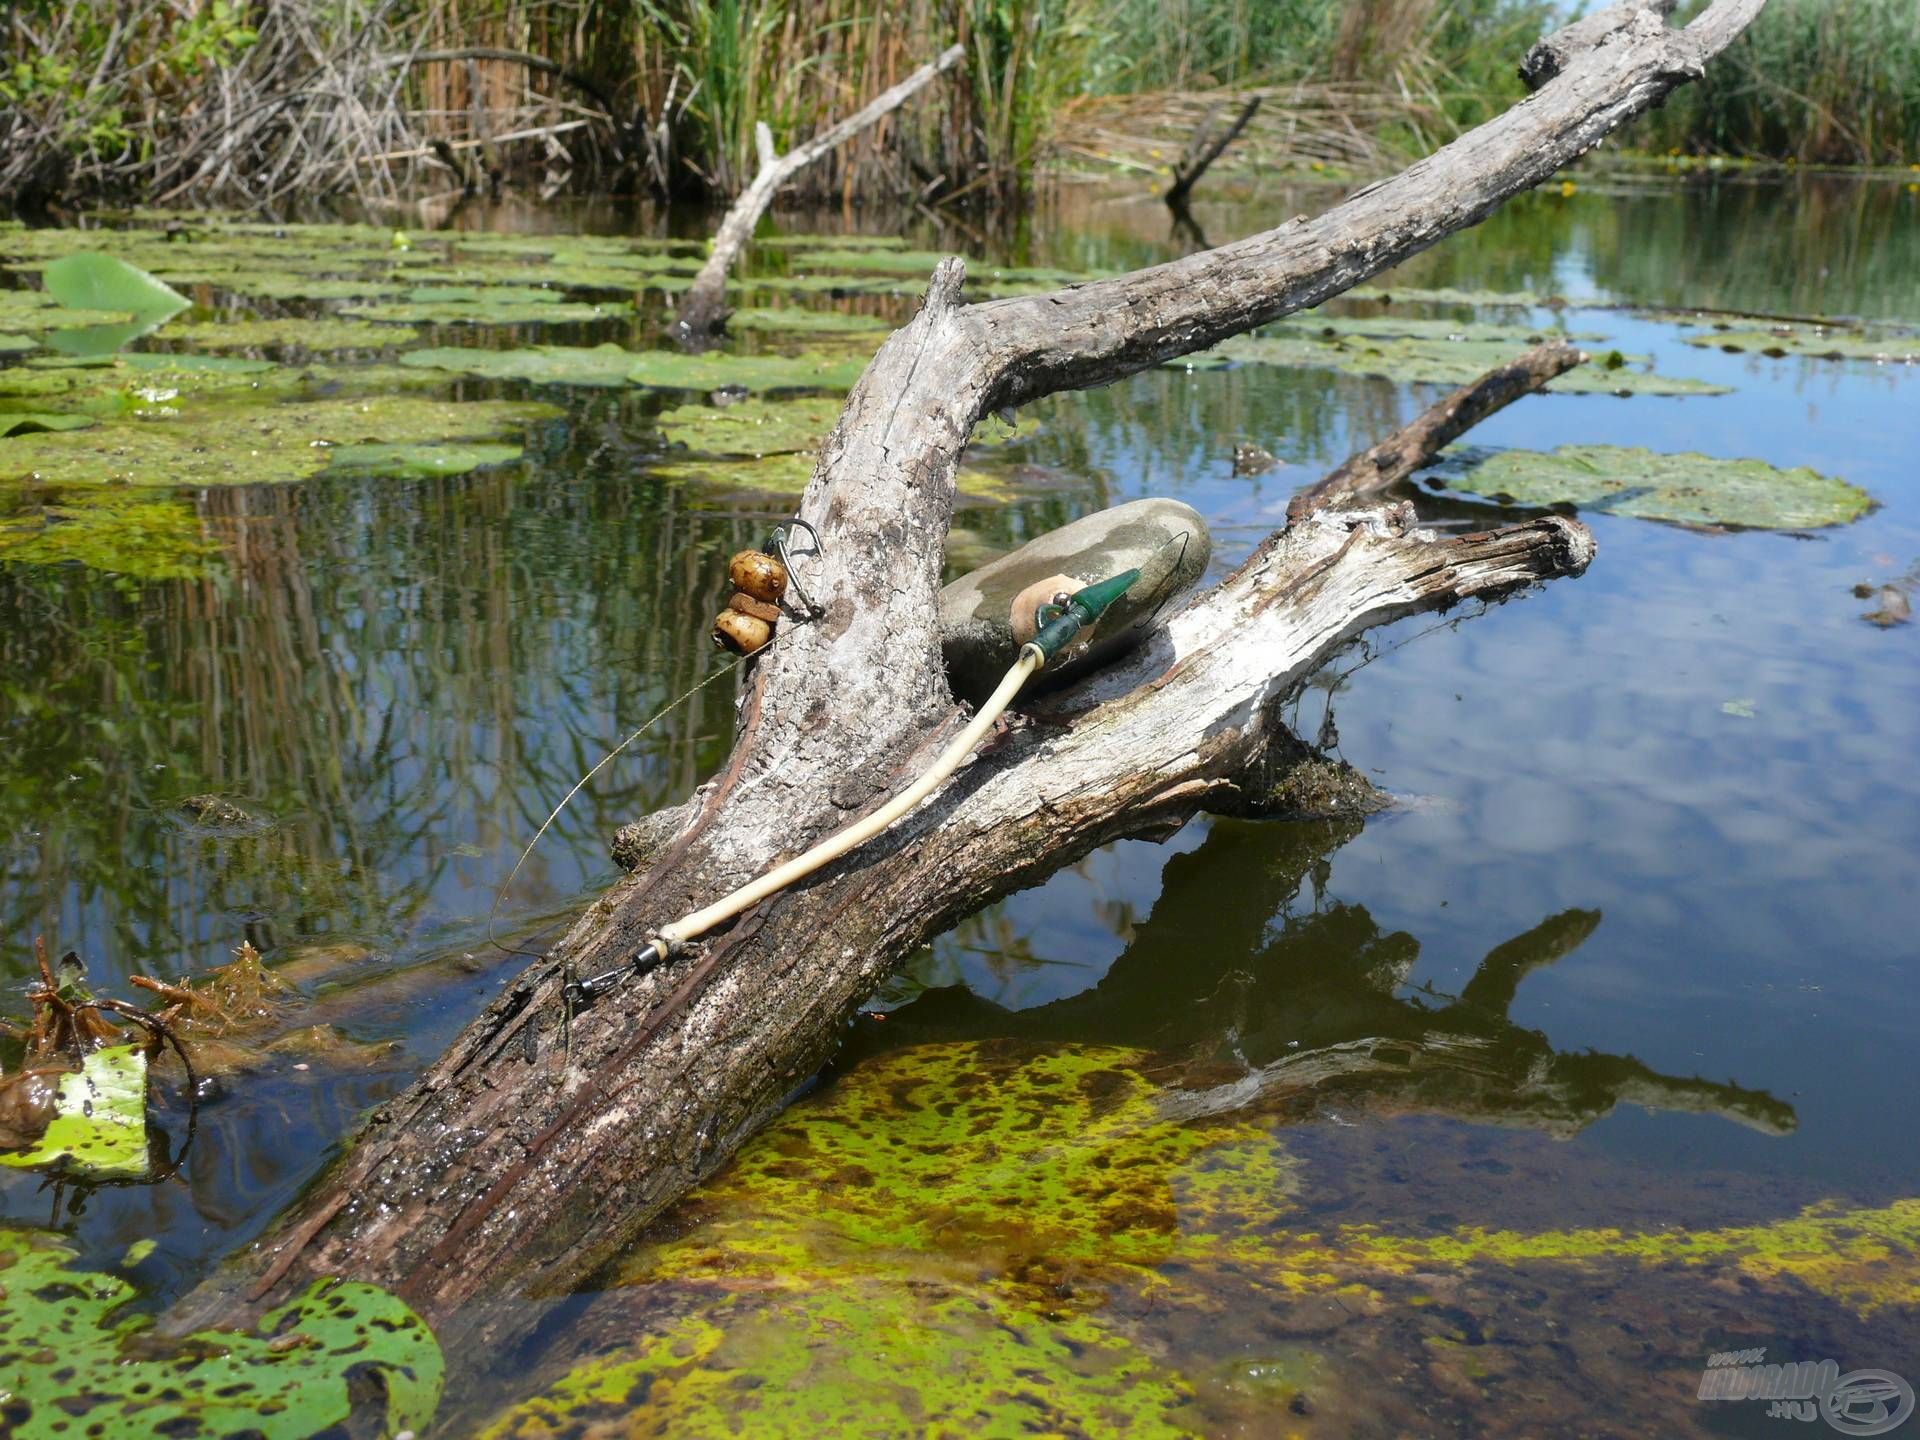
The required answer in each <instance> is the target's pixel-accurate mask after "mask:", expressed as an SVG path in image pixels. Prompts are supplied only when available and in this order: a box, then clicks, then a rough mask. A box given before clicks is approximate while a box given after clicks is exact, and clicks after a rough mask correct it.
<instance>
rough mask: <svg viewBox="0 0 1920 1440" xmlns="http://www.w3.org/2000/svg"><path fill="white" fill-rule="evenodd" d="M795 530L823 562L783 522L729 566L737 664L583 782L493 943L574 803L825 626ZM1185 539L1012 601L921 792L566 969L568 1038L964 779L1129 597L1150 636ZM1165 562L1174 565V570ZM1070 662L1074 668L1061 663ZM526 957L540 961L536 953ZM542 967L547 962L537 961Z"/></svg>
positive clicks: (719, 620)
mask: <svg viewBox="0 0 1920 1440" xmlns="http://www.w3.org/2000/svg"><path fill="white" fill-rule="evenodd" d="M798 532H804V534H805V535H806V537H807V539H808V540H809V541H810V542H811V543H810V547H809V548H806V549H801V550H798V551H797V553H798V554H800V555H803V556H809V557H818V556H819V555H821V554H822V553H823V552H822V548H821V542H820V536H819V532H818V531H816V530H815V529H814V528H813V526H811V525H809V524H808V523H807V522H806V521H804V520H799V519H791V520H785V521H782V522H781V523H780V524H779V525H777V526H775V527H774V530H773V532H772V534H771V535H770V536H769V537H768V539H767V543H766V545H765V546H764V547H763V548H762V549H760V550H743V551H740V552H739V553H738V554H736V555H734V556H733V557H732V559H731V560H730V561H729V562H728V577H729V579H730V580H731V581H732V583H733V586H734V592H733V595H732V597H731V598H730V599H729V601H728V603H727V608H726V609H725V610H723V611H722V612H721V613H720V615H719V616H718V617H716V619H715V622H714V628H713V639H714V642H715V644H717V645H719V646H720V647H721V648H722V649H725V650H729V651H732V652H733V653H734V654H735V655H736V656H737V657H738V658H737V659H736V660H735V661H734V662H733V663H732V664H730V665H727V666H724V667H722V668H721V669H720V670H717V671H715V672H714V673H713V674H711V675H709V676H707V677H706V678H705V679H703V680H701V681H700V682H699V684H697V685H695V686H694V687H693V688H692V689H690V690H688V691H687V692H686V694H684V695H682V696H680V697H679V698H678V699H676V700H674V701H672V702H670V703H669V704H667V705H666V706H663V707H662V708H661V709H660V710H659V711H657V712H655V714H654V715H653V716H652V717H650V718H649V719H648V720H647V722H646V723H645V724H643V725H642V726H641V727H640V728H639V729H637V730H635V731H634V732H633V733H632V734H631V735H629V736H628V737H627V738H626V739H625V740H623V741H622V742H621V743H620V744H619V745H618V746H616V747H615V748H614V749H613V750H611V751H609V752H608V753H607V755H606V756H604V757H603V758H602V759H601V760H600V761H599V763H598V764H596V765H595V766H594V767H593V768H592V769H591V770H589V771H588V772H587V773H586V774H585V775H583V776H582V777H581V778H580V780H579V781H577V782H576V783H575V784H574V786H573V788H572V789H570V790H569V791H568V792H567V794H566V795H565V796H564V797H563V798H562V799H561V801H560V803H559V804H558V805H556V806H555V807H554V808H553V811H552V813H551V814H549V815H548V817H547V819H546V820H545V821H544V822H543V823H542V824H541V826H540V828H539V830H538V831H536V832H535V834H534V836H533V839H532V840H531V841H529V842H528V844H527V847H526V849H525V850H523V851H521V853H520V858H519V859H518V860H517V861H516V862H515V863H514V866H513V869H512V870H511V871H510V872H509V873H508V875H507V878H506V881H505V882H504V883H503V884H502V885H501V887H500V890H499V892H498V893H497V894H496V895H495V897H494V910H493V913H491V914H489V917H488V931H489V935H491V934H492V928H493V918H494V914H497V912H498V910H499V906H500V901H501V898H502V897H504V896H505V894H506V892H507V890H508V888H509V887H510V886H511V885H512V884H513V880H514V878H515V876H517V875H518V874H519V871H520V868H521V866H522V865H524V864H525V863H526V860H527V857H528V856H529V855H531V854H532V853H533V848H534V846H535V845H537V844H538V843H539V842H540V839H541V837H542V836H543V835H545V834H546V832H547V830H548V828H549V827H550V826H551V825H552V824H553V822H554V821H555V819H557V818H558V816H559V814H560V812H561V810H563V809H564V808H565V807H566V805H567V803H568V802H569V801H570V800H572V799H573V797H574V796H575V795H577V794H578V793H579V792H580V790H581V789H582V788H584V787H585V786H586V785H587V783H588V782H589V781H591V780H592V779H593V777H594V776H595V775H596V774H598V773H599V772H600V770H601V769H603V768H604V767H605V766H606V765H607V764H608V763H610V762H611V761H612V760H613V759H614V757H615V756H617V755H619V754H620V753H621V752H622V751H624V750H626V749H627V747H628V746H630V745H632V744H633V743H634V742H635V741H636V740H638V739H639V738H640V737H641V736H642V735H644V734H645V733H646V732H647V731H648V730H649V729H651V728H652V727H653V726H654V725H655V724H656V723H658V722H659V720H660V719H662V718H663V717H664V716H665V715H667V714H668V713H670V712H671V711H672V710H674V709H676V708H677V707H678V706H679V705H681V704H683V703H684V702H685V701H686V700H688V699H690V698H691V697H692V696H693V694H694V693H695V692H696V691H698V690H700V689H701V688H703V687H704V686H706V685H709V684H711V683H713V682H714V681H715V680H717V679H719V678H720V677H721V676H722V675H726V674H728V673H730V672H731V671H732V670H733V669H734V668H736V667H737V666H738V665H740V664H741V663H743V662H744V661H745V660H746V659H748V658H749V657H751V656H753V655H756V654H759V653H761V652H762V651H763V650H765V649H766V648H767V647H768V646H769V645H772V644H775V643H777V641H778V639H779V638H780V637H779V635H778V634H777V633H776V627H777V626H778V624H779V623H780V621H781V620H783V619H787V620H793V621H795V622H798V623H802V624H804V623H806V622H808V621H811V620H815V619H818V618H819V617H820V616H821V615H822V614H823V613H825V612H824V611H823V610H822V609H821V607H820V606H819V605H817V604H816V603H815V602H814V600H813V599H812V597H810V596H809V595H808V594H807V592H806V590H805V588H804V587H803V586H802V584H801V582H800V580H799V578H798V577H797V576H796V575H795V573H794V566H793V560H794V558H795V554H796V550H795V548H794V537H795V535H796V533H798ZM1188 538H1189V536H1188V535H1187V534H1186V533H1184V532H1183V533H1181V534H1179V535H1177V536H1175V537H1174V538H1173V539H1172V540H1170V541H1169V542H1168V545H1167V546H1166V547H1163V553H1162V554H1160V555H1157V556H1154V557H1152V558H1150V559H1149V560H1148V561H1147V562H1145V563H1144V565H1143V566H1140V567H1135V568H1131V569H1127V570H1123V571H1121V572H1120V573H1118V574H1115V575H1111V576H1108V577H1107V578H1105V579H1102V580H1097V581H1095V582H1093V583H1091V584H1082V583H1080V582H1079V581H1077V580H1074V579H1073V578H1071V577H1069V576H1063V575H1056V576H1053V577H1050V578H1049V579H1048V580H1045V581H1041V582H1036V583H1035V584H1033V585H1030V586H1028V587H1027V588H1026V589H1025V590H1023V591H1021V592H1020V594H1019V595H1018V596H1016V597H1015V598H1014V601H1013V614H1012V615H1011V617H1010V619H1011V622H1012V630H1013V635H1014V638H1015V640H1016V641H1017V642H1019V649H1018V652H1017V654H1016V658H1015V659H1014V662H1013V664H1012V665H1011V666H1010V667H1009V668H1008V670H1007V672H1006V674H1005V676H1004V677H1003V678H1002V679H1001V681H1000V683H999V685H998V686H997V687H996V688H995V690H994V691H993V693H992V694H991V695H990V696H989V697H988V698H987V699H986V700H984V701H983V702H982V703H981V704H980V706H979V708H978V709H977V710H976V711H975V712H974V714H973V716H972V718H971V719H969V720H968V722H967V724H966V725H965V727H964V728H962V729H961V731H960V733H959V734H957V735H956V736H954V738H953V740H952V741H951V742H950V743H949V744H948V745H947V746H946V748H945V749H944V750H942V751H941V752H940V754H939V756H938V757H937V758H936V759H935V760H934V761H933V763H932V764H931V765H930V766H928V767H927V769H926V770H925V771H923V772H922V773H921V774H920V775H919V776H918V777H917V778H915V779H914V781H913V783H912V784H910V785H908V786H907V787H906V788H905V789H904V790H902V791H901V792H900V793H899V794H897V795H895V796H893V797H892V798H891V799H889V800H888V801H887V802H886V803H885V804H883V805H881V806H880V807H879V808H878V809H877V810H875V811H874V812H873V813H872V814H870V815H867V816H864V817H863V818H861V819H859V820H857V821H855V822H853V823H852V824H850V825H848V826H847V827H846V828H845V829H843V830H840V831H838V832H837V833H835V834H833V835H831V836H829V837H827V838H826V839H824V840H822V841H820V842H819V843H818V844H816V845H814V846H812V847H811V848H810V849H808V850H806V851H804V852H802V853H801V854H799V855H797V856H795V857H794V858H792V859H791V860H787V861H785V862H783V863H781V864H779V865H777V866H775V867H774V868H773V869H771V870H768V871H767V872H766V873H765V874H763V875H761V876H759V877H758V878H757V879H754V880H751V881H749V882H748V883H747V884H745V885H742V886H740V887H739V888H738V889H736V890H734V891H732V892H731V893H729V894H727V895H725V896H723V897H721V898H720V899H718V900H716V901H714V902H713V903H712V904H709V905H706V906H704V907H702V908H701V909H698V910H695V911H693V912H691V913H689V914H687V915H683V916H681V917H680V918H679V919H677V920H675V921H673V922H672V923H671V924H668V925H664V926H662V927H660V928H659V929H658V930H654V931H651V932H649V934H648V935H647V938H646V942H645V943H644V944H643V945H641V946H640V948H639V949H638V950H636V951H635V952H634V953H633V954H632V955H631V956H629V957H628V958H627V959H626V960H625V961H623V962H622V963H620V964H618V965H615V966H613V967H611V968H610V969H607V970H603V971H601V972H599V973H598V974H594V975H589V976H585V977H580V976H576V975H575V974H574V972H573V968H572V962H571V960H569V961H568V962H567V965H566V970H565V972H564V974H565V979H564V982H563V985H562V996H563V999H564V1002H565V1016H564V1018H563V1021H562V1029H563V1033H565V1032H570V1030H571V1022H572V1017H573V1016H574V1015H575V1014H576V1013H577V1012H579V1011H580V1010H582V1009H585V1008H586V1007H588V1006H590V1005H592V1004H593V1003H594V1002H595V1001H597V1000H599V999H601V998H602V997H603V996H605V995H607V994H609V993H611V992H612V991H613V990H614V989H616V988H617V987H618V986H619V985H621V984H622V983H623V982H624V981H627V980H632V979H638V978H640V977H641V976H644V975H647V974H649V973H651V972H652V971H654V970H656V969H658V968H659V967H660V966H661V965H663V964H665V963H666V962H667V961H668V960H670V959H672V958H673V957H674V956H676V955H678V954H679V953H681V952H682V951H683V950H684V949H685V947H686V946H687V945H688V943H689V942H691V941H693V940H695V939H697V938H699V937H700V936H702V935H704V934H706V933H707V932H709V931H711V930H713V929H714V928H716V927H717V926H719V925H722V924H724V923H726V922H727V921H728V920H731V919H732V918H734V917H735V916H736V915H739V914H741V913H743V912H744V911H746V910H749V909H751V908H752V907H753V906H755V905H757V904H759V903H760V902H761V901H763V900H766V899H768V898H769V897H771V896H773V895H777V894H778V893H779V892H780V891H782V890H784V889H786V888H787V887H788V886H790V885H793V884H795V883H796V882H797V881H800V880H802V879H805V878H806V877H807V876H809V875H811V874H813V873H814V872H815V871H817V870H819V869H821V868H822V867H823V866H825V865H828V864H831V863H832V862H833V861H834V860H837V859H839V858H840V857H841V856H843V855H846V854H847V853H849V852H850V851H853V850H855V849H858V848H859V847H860V846H861V845H863V844H865V843H866V842H867V841H869V840H871V839H873V838H874V837H875V836H877V835H879V834H881V833H882V832H884V831H886V830H887V829H889V828H890V827H892V826H893V825H894V824H895V822H897V821H899V820H900V819H902V818H903V817H904V816H906V815H907V814H909V813H910V812H911V811H913V810H914V809H915V808H916V807H917V806H919V804H920V803H921V802H922V801H924V800H925V799H926V798H927V797H928V796H929V795H931V794H932V793H933V792H934V791H935V790H937V789H938V788H939V787H940V786H941V785H942V784H943V783H944V782H945V781H946V780H947V778H948V777H949V776H951V775H952V774H953V772H954V771H955V770H957V769H959V767H960V765H961V764H962V763H963V762H964V761H965V760H966V759H967V757H968V756H969V755H971V754H972V753H973V750H974V748H975V747H976V746H977V745H978V744H979V743H980V741H981V740H982V738H984V737H985V736H986V735H987V733H988V732H989V731H990V730H991V729H992V728H993V727H994V725H995V724H996V723H997V722H998V721H999V720H1000V718H1001V716H1002V715H1004V714H1005V713H1006V710H1007V708H1008V707H1009V706H1010V705H1011V704H1012V703H1013V701H1014V699H1015V697H1016V696H1018V695H1019V693H1020V691H1021V689H1022V688H1023V687H1024V686H1025V685H1026V683H1027V682H1028V681H1029V680H1030V679H1031V678H1032V677H1033V676H1035V675H1037V674H1039V673H1040V672H1041V671H1043V670H1045V669H1046V667H1047V666H1048V665H1049V664H1052V663H1053V662H1054V661H1055V660H1056V659H1059V658H1060V657H1061V656H1062V653H1063V652H1066V651H1068V647H1070V646H1073V644H1074V642H1075V640H1077V639H1079V638H1080V637H1081V636H1083V635H1085V634H1088V633H1089V632H1091V631H1092V630H1093V628H1094V627H1095V626H1097V625H1098V624H1099V623H1100V621H1101V618H1102V617H1103V616H1105V615H1106V614H1107V612H1108V611H1109V610H1110V609H1111V608H1112V607H1113V606H1114V604H1115V603H1116V602H1117V601H1119V600H1121V599H1122V597H1130V598H1131V600H1133V601H1134V602H1137V603H1139V604H1140V605H1142V606H1143V607H1144V604H1145V602H1147V601H1156V602H1157V603H1155V604H1154V605H1153V609H1152V613H1151V614H1148V615H1146V616H1145V618H1144V619H1143V620H1141V621H1139V622H1137V623H1136V625H1135V626H1134V627H1133V628H1134V629H1137V630H1144V629H1145V628H1146V626H1147V625H1148V624H1150V623H1151V622H1152V621H1153V620H1154V619H1155V618H1156V617H1157V616H1158V614H1159V611H1160V608H1161V607H1162V606H1164V604H1165V603H1166V600H1167V598H1168V596H1169V594H1170V593H1171V592H1170V591H1169V590H1168V585H1169V583H1170V581H1171V579H1172V574H1173V571H1174V570H1175V569H1176V568H1177V557H1178V556H1183V555H1184V554H1185V551H1186V544H1187V541H1188ZM1168 557H1174V559H1173V560H1172V562H1171V563H1169V561H1168ZM1071 658H1072V656H1071V655H1069V656H1068V659H1071ZM1062 663H1063V664H1065V663H1066V662H1065V661H1062ZM494 943H495V945H497V946H499V947H500V948H501V949H506V948H508V947H506V946H504V945H501V942H500V941H498V940H497V939H496V940H495V941H494ZM517 953H527V954H531V953H532V952H517ZM534 958H544V957H540V956H534Z"/></svg>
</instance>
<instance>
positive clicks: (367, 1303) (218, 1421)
mask: <svg viewBox="0 0 1920 1440" xmlns="http://www.w3.org/2000/svg"><path fill="white" fill-rule="evenodd" d="M73 1259H74V1252H73V1251H72V1250H70V1249H68V1248H67V1247H66V1246H65V1245H63V1244H62V1243H61V1242H60V1241H59V1239H58V1238H57V1237H55V1236H52V1235H47V1234H44V1233H40V1232H35V1231H29V1230H19V1229H7V1230H0V1286H4V1287H5V1292H6V1296H7V1303H6V1304H5V1306H0V1376H4V1377H5V1381H4V1384H5V1387H6V1389H7V1391H8V1392H9V1394H8V1397H7V1400H6V1426H7V1434H8V1435H10V1436H12V1437H15V1440H74V1437H77V1436H83V1435H101V1436H104V1435H132V1434H143V1435H156V1434H158V1435H248V1436H255V1437H259V1440H308V1437H310V1436H314V1435H317V1434H320V1433H322V1432H334V1431H335V1429H336V1427H344V1425H345V1423H346V1421H347V1420H348V1419H349V1418H350V1417H351V1416H352V1414H353V1410H354V1394H355V1387H356V1384H357V1383H358V1379H357V1377H360V1376H367V1377H369V1378H376V1377H377V1379H378V1380H379V1381H380V1382H381V1383H382V1384H383V1385H384V1387H385V1391H386V1405H385V1419H386V1429H387V1433H388V1434H397V1433H398V1432H399V1431H401V1430H407V1429H414V1430H418V1429H424V1428H425V1427H426V1425H427V1424H428V1423H429V1422H430V1421H431V1420H432V1418H433V1414H434V1411H435V1410H436V1409H437V1408H438V1405H439V1400H440V1387H441V1383H442V1379H443V1375H444V1362H443V1360H442V1358H441V1354H440V1347H439V1345H438V1344H437V1343H436V1342H435V1340H434V1338H433V1333H432V1332H431V1331H430V1330H429V1329H428V1328H427V1326H426V1323H425V1322H424V1321H423V1320H421V1319H420V1317H419V1316H418V1315H415V1314H414V1313H413V1311H412V1310H410V1309H408V1308H407V1306H406V1305H405V1304H404V1303H403V1302H402V1301H400V1300H398V1299H396V1298H395V1297H394V1296H392V1295H389V1294H387V1293H386V1292H385V1291H383V1290H379V1289H376V1288H375V1287H373V1286H371V1285H360V1284H339V1283H334V1282H329V1281H320V1282H317V1283H316V1284H315V1285H314V1286H313V1287H312V1288H310V1289H309V1290H308V1291H307V1292H306V1293H305V1294H303V1295H302V1296H301V1297H300V1298H299V1299H297V1300H295V1301H293V1302H292V1303H291V1304H288V1305H284V1306H281V1307H280V1308H279V1309H277V1310H273V1311H270V1312H269V1313H268V1314H267V1315H265V1316H263V1317H262V1318H261V1321H260V1325H259V1328H258V1329H257V1330H251V1331H246V1330H234V1331H228V1330H209V1331H201V1332H199V1333H197V1334H194V1335H189V1336H186V1337H185V1338H182V1339H177V1340H176V1339H167V1338H163V1337H160V1336H157V1335H155V1334H154V1333H153V1330H152V1323H153V1322H152V1318H151V1317H150V1316H148V1315H145V1314H140V1313H136V1312H134V1311H133V1310H132V1308H131V1302H132V1301H134V1300H135V1299H136V1298H137V1294H136V1292H135V1290H134V1288H133V1287H132V1286H131V1285H129V1284H128V1283H127V1282H126V1281H124V1280H121V1279H119V1278H117V1277H115V1276H112V1275H103V1274H98V1273H92V1272H87V1271H82V1270H76V1269H74V1268H72V1261H73ZM340 1433H344V1431H343V1430H342V1431H341V1432H340Z"/></svg>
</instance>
